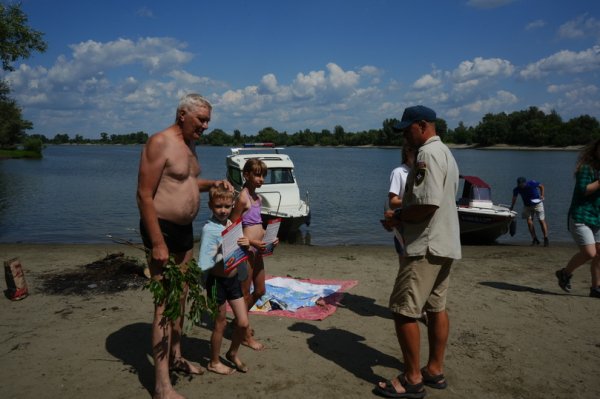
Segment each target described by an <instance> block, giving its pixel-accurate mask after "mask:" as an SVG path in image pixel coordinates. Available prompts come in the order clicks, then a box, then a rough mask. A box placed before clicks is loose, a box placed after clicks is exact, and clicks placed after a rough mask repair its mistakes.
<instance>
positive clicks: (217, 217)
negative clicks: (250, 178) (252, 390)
mask: <svg viewBox="0 0 600 399" xmlns="http://www.w3.org/2000/svg"><path fill="white" fill-rule="evenodd" d="M208 206H209V208H210V210H211V211H212V213H213V215H212V217H211V218H210V219H209V220H208V221H207V222H206V224H205V225H204V227H203V228H202V241H201V243H200V256H199V258H200V268H201V269H202V270H208V277H207V279H206V290H207V292H208V295H209V297H211V299H216V301H217V303H218V305H219V313H218V315H217V319H216V320H215V326H214V329H213V332H212V335H211V337H210V344H211V354H210V363H209V364H208V370H210V371H212V372H214V373H217V374H224V375H229V374H231V373H233V372H234V371H235V370H238V371H241V372H243V373H245V372H247V371H248V367H246V365H245V364H244V363H243V362H242V361H241V360H240V358H239V357H238V350H239V348H240V345H241V343H242V341H243V340H244V338H245V336H246V330H247V329H248V309H247V308H246V302H245V301H244V295H243V293H242V287H241V283H240V281H239V280H238V276H237V268H236V269H233V270H232V271H230V272H229V273H225V267H224V265H223V253H222V243H223V239H222V237H221V232H222V231H223V230H225V228H226V227H227V226H229V225H230V224H231V221H229V215H230V214H231V210H232V209H233V192H231V191H228V190H227V189H226V188H225V186H224V185H222V184H221V185H219V186H217V187H213V188H211V189H210V191H209V202H208ZM238 245H240V246H241V247H248V246H249V242H248V239H247V238H246V237H242V238H240V239H239V240H238ZM213 287H216V298H213V297H212V295H213ZM226 301H227V302H229V305H230V306H231V309H232V310H233V314H234V316H235V321H236V323H235V327H234V331H233V336H232V338H231V346H230V347H229V350H228V351H227V354H226V355H225V357H226V358H227V360H229V361H230V362H231V363H232V364H233V366H234V367H235V368H231V367H229V366H226V365H225V364H223V363H222V362H221V358H220V351H221V343H222V342H223V332H224V331H225V327H226V326H227V318H226V305H225V302H226Z"/></svg>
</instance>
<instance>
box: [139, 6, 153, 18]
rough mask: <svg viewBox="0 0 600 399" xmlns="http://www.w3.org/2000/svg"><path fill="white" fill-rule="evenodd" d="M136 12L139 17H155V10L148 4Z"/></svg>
mask: <svg viewBox="0 0 600 399" xmlns="http://www.w3.org/2000/svg"><path fill="white" fill-rule="evenodd" d="M135 14H136V15H137V16H138V17H143V18H154V12H152V10H151V9H150V8H148V7H146V6H143V7H140V8H138V10H137V11H136V12H135Z"/></svg>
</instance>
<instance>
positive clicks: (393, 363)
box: [288, 322, 404, 384]
mask: <svg viewBox="0 0 600 399" xmlns="http://www.w3.org/2000/svg"><path fill="white" fill-rule="evenodd" d="M288 329H289V330H290V331H299V332H302V333H305V334H310V337H308V338H307V339H306V342H307V344H308V347H309V348H310V350H312V351H313V352H314V353H315V354H317V355H319V356H321V357H323V358H325V359H327V360H330V361H332V362H334V363H335V364H337V365H339V366H340V367H342V368H344V369H345V370H348V371H349V372H350V373H352V374H353V375H354V376H356V377H357V378H360V379H362V380H364V381H366V382H368V383H369V384H376V383H377V382H379V381H382V380H384V378H383V377H382V376H379V375H377V374H375V373H374V372H373V367H374V366H384V367H390V368H395V369H403V368H404V365H403V364H402V362H400V361H399V360H398V359H397V358H395V357H393V356H390V355H386V354H385V353H382V352H380V351H378V350H376V349H373V348H371V347H370V346H368V345H365V344H364V343H363V341H364V340H365V338H364V337H361V336H360V335H357V334H354V333H352V332H350V331H346V330H341V329H339V328H329V329H327V330H322V329H320V328H319V327H317V326H315V325H313V324H309V323H305V322H298V323H294V324H292V325H291V326H290V327H288Z"/></svg>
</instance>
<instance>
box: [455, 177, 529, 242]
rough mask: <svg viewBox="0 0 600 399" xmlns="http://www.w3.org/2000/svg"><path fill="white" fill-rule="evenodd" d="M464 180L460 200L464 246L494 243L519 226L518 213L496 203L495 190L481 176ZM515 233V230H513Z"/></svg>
mask: <svg viewBox="0 0 600 399" xmlns="http://www.w3.org/2000/svg"><path fill="white" fill-rule="evenodd" d="M460 178H461V179H462V180H463V181H464V185H463V190H462V196H461V197H460V198H459V199H458V200H457V202H456V205H457V209H458V220H459V222H460V239H461V242H462V243H463V244H469V243H472V244H486V243H493V242H494V241H496V239H497V238H498V237H500V236H501V235H503V234H506V233H508V232H509V231H510V230H511V225H512V226H515V223H514V221H515V217H516V216H517V212H515V211H512V210H511V209H510V208H509V207H508V206H507V205H502V204H494V203H493V202H492V188H491V187H490V185H489V184H487V183H486V182H485V181H483V180H482V179H481V178H479V177H477V176H460ZM511 233H512V234H514V231H511Z"/></svg>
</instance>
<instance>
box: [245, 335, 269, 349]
mask: <svg viewBox="0 0 600 399" xmlns="http://www.w3.org/2000/svg"><path fill="white" fill-rule="evenodd" d="M242 345H244V346H247V347H248V348H250V349H254V350H255V351H261V350H263V349H265V346H264V345H263V344H261V343H260V342H258V341H257V340H255V339H254V338H252V337H250V338H246V339H245V340H244V341H243V342H242Z"/></svg>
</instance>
